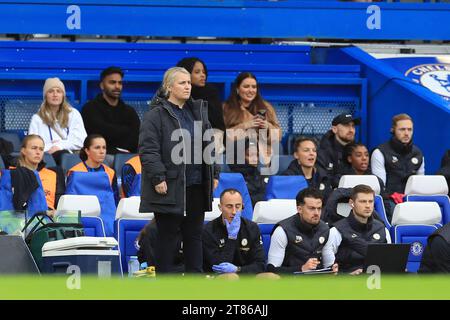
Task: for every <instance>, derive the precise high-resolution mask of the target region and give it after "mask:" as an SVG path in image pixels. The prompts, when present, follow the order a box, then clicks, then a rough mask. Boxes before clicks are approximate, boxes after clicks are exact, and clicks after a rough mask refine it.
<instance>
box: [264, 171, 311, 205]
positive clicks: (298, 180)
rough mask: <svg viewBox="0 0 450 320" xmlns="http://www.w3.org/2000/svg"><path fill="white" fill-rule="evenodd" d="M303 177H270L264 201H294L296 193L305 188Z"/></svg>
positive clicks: (306, 185)
mask: <svg viewBox="0 0 450 320" xmlns="http://www.w3.org/2000/svg"><path fill="white" fill-rule="evenodd" d="M307 187H308V182H306V180H305V177H304V176H271V177H270V178H269V182H268V183H267V188H266V200H270V199H295V197H296V196H297V194H298V192H299V191H301V190H303V189H305V188H307Z"/></svg>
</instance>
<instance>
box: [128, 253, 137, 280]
mask: <svg viewBox="0 0 450 320" xmlns="http://www.w3.org/2000/svg"><path fill="white" fill-rule="evenodd" d="M137 271H139V261H138V258H137V257H136V256H131V257H130V260H128V277H133V274H134V273H135V272H137Z"/></svg>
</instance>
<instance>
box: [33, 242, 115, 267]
mask: <svg viewBox="0 0 450 320" xmlns="http://www.w3.org/2000/svg"><path fill="white" fill-rule="evenodd" d="M117 245H118V243H117V241H116V239H114V238H111V237H109V238H100V237H76V238H70V239H64V240H57V241H50V242H47V243H45V244H44V246H43V247H42V261H43V262H42V263H43V267H42V270H41V271H42V272H44V273H66V272H67V268H68V267H69V266H71V265H75V266H78V267H79V268H80V272H81V274H86V273H90V274H98V275H99V276H108V275H110V274H120V275H122V268H121V267H120V256H119V251H118V250H113V249H112V248H114V247H117Z"/></svg>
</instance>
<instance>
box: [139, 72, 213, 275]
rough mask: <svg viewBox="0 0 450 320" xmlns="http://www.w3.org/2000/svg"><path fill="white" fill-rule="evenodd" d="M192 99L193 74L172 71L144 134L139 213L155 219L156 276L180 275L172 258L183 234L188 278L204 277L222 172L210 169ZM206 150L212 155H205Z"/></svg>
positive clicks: (206, 129) (201, 113)
mask: <svg viewBox="0 0 450 320" xmlns="http://www.w3.org/2000/svg"><path fill="white" fill-rule="evenodd" d="M190 95H191V80H190V74H189V72H187V71H186V70H185V69H184V68H180V67H174V68H170V69H169V70H167V71H166V73H165V74H164V80H163V84H162V90H161V92H159V93H158V94H157V96H156V97H155V98H154V99H153V101H152V103H151V106H150V110H149V111H148V112H147V113H146V114H145V116H144V120H143V122H142V125H141V128H140V134H139V156H140V159H141V163H142V184H141V204H140V209H139V210H140V211H141V212H154V213H155V219H156V226H157V229H158V245H157V247H156V252H155V253H156V272H162V273H164V272H176V270H175V268H174V266H173V261H174V257H173V255H174V252H176V246H177V237H176V234H177V232H178V230H180V229H181V234H182V240H183V245H184V248H183V249H184V253H185V266H186V272H202V264H203V254H202V240H201V236H202V227H203V221H204V215H205V214H204V213H205V211H210V210H211V203H212V192H213V189H214V186H215V185H216V184H217V180H215V179H214V176H215V175H216V176H217V175H218V172H216V170H215V167H214V166H213V165H212V164H213V160H214V159H213V158H214V148H213V146H214V141H213V139H212V132H211V131H212V130H211V125H210V123H209V121H208V113H207V110H206V107H205V103H204V101H202V100H192V99H190ZM194 127H195V130H194ZM180 129H183V130H180ZM199 129H200V130H199ZM194 133H195V134H196V136H194ZM200 133H201V134H202V136H200ZM208 135H209V138H210V140H209V141H203V139H202V138H204V137H205V138H206V139H205V140H208V139H207V136H208ZM194 141H195V142H194ZM205 148H208V149H207V150H206V152H203V151H205ZM191 151H192V152H191Z"/></svg>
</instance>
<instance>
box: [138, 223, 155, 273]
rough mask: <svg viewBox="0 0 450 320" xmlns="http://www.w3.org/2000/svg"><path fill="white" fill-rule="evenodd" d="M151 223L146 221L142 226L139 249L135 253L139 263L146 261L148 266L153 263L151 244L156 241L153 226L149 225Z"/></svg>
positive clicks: (153, 255) (153, 256)
mask: <svg viewBox="0 0 450 320" xmlns="http://www.w3.org/2000/svg"><path fill="white" fill-rule="evenodd" d="M151 223H152V222H150V223H148V224H147V225H146V226H145V227H144V228H145V231H144V232H143V233H141V238H140V239H139V250H138V253H137V256H138V260H139V263H143V262H147V265H148V266H154V265H155V254H154V249H153V244H155V243H156V234H155V232H154V228H152V227H151Z"/></svg>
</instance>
